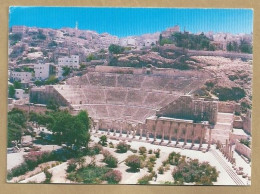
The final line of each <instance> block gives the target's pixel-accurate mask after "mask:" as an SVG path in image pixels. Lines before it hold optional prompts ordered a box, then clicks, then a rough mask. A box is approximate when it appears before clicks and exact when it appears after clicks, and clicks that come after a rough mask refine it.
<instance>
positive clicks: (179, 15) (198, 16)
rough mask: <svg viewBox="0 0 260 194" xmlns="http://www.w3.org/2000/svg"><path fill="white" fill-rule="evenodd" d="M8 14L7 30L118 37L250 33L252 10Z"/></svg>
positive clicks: (18, 10) (24, 10)
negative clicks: (169, 31) (171, 30)
mask: <svg viewBox="0 0 260 194" xmlns="http://www.w3.org/2000/svg"><path fill="white" fill-rule="evenodd" d="M9 13H10V14H9V27H11V26H13V25H25V26H29V27H33V26H35V27H42V28H54V29H59V28H62V27H72V28H74V27H75V24H76V21H77V22H78V27H79V29H82V30H86V29H87V30H94V31H97V32H98V33H104V32H107V33H110V34H112V35H116V36H119V37H124V36H130V35H140V34H144V33H154V32H159V31H162V30H164V29H166V28H168V27H171V26H174V25H179V26H180V27H181V30H182V31H183V30H184V28H185V30H186V31H190V32H193V33H197V32H208V31H213V32H230V33H234V34H237V33H251V32H252V31H253V11H252V10H251V9H175V8H89V7H10V9H9Z"/></svg>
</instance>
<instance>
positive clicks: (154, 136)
mask: <svg viewBox="0 0 260 194" xmlns="http://www.w3.org/2000/svg"><path fill="white" fill-rule="evenodd" d="M156 128H157V120H156V121H155V126H154V134H153V139H154V141H156Z"/></svg>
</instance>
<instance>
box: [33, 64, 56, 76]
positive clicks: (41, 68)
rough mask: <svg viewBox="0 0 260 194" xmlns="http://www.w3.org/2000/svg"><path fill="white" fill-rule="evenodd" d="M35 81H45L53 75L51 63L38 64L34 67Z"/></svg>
mask: <svg viewBox="0 0 260 194" xmlns="http://www.w3.org/2000/svg"><path fill="white" fill-rule="evenodd" d="M34 72H35V79H36V80H45V79H48V77H49V76H50V75H51V74H53V73H54V64H53V63H43V64H42V63H40V64H35V65H34Z"/></svg>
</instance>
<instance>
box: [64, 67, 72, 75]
mask: <svg viewBox="0 0 260 194" xmlns="http://www.w3.org/2000/svg"><path fill="white" fill-rule="evenodd" d="M62 70H63V73H62V76H67V75H69V74H70V72H71V69H70V67H67V66H65V67H62Z"/></svg>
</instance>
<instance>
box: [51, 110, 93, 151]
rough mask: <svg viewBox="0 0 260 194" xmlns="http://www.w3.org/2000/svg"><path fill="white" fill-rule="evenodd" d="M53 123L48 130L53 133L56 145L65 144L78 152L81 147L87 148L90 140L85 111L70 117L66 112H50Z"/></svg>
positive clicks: (88, 123) (88, 124)
mask: <svg viewBox="0 0 260 194" xmlns="http://www.w3.org/2000/svg"><path fill="white" fill-rule="evenodd" d="M50 115H51V116H52V118H53V123H50V126H49V129H50V130H51V131H52V132H53V135H54V138H55V140H56V141H57V143H58V144H61V143H66V144H67V145H68V146H74V148H75V149H76V150H78V149H79V148H80V147H81V146H86V147H87V146H88V142H89V140H90V134H89V127H90V119H89V117H88V114H87V112H86V111H81V112H79V114H78V115H76V116H72V115H71V114H70V113H69V112H68V111H57V112H51V113H50Z"/></svg>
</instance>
